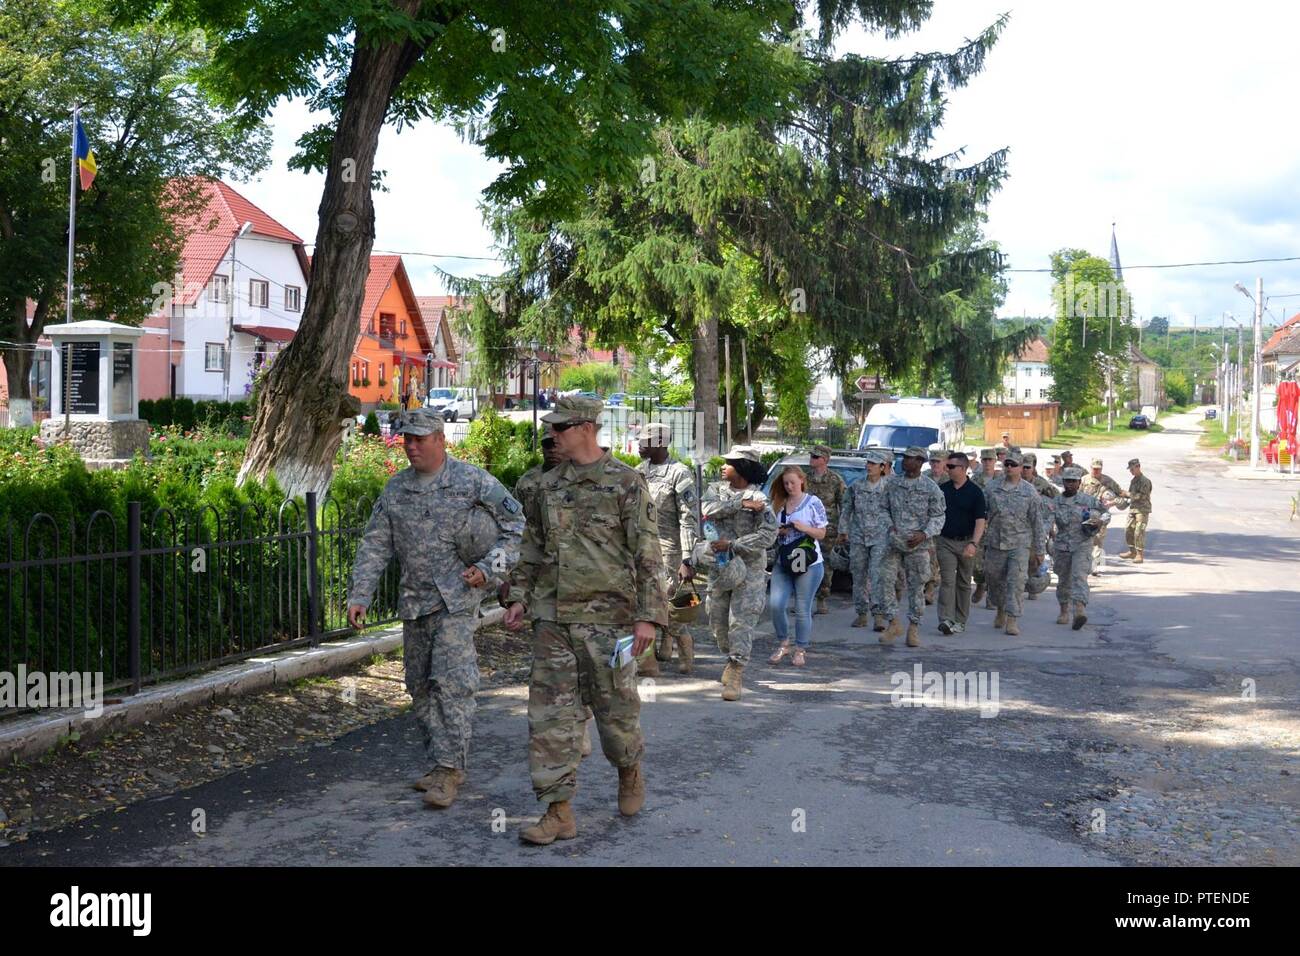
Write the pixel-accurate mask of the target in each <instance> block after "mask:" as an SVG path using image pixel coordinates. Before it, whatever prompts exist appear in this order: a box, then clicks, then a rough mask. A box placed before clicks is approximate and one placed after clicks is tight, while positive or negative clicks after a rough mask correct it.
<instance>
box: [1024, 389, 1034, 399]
mask: <svg viewBox="0 0 1300 956" xmlns="http://www.w3.org/2000/svg"><path fill="white" fill-rule="evenodd" d="M1033 396H1034V390H1033V389H1032V388H1027V389H1025V398H1033Z"/></svg>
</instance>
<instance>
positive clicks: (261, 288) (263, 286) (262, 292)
mask: <svg viewBox="0 0 1300 956" xmlns="http://www.w3.org/2000/svg"><path fill="white" fill-rule="evenodd" d="M248 304H249V305H251V306H255V307H256V308H259V309H265V308H266V307H267V306H269V305H270V304H271V284H270V283H269V282H267V281H266V280H265V279H249V280H248Z"/></svg>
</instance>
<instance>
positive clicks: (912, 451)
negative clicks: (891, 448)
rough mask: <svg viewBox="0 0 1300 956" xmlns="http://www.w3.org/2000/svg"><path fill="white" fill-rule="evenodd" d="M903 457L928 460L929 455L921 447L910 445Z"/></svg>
mask: <svg viewBox="0 0 1300 956" xmlns="http://www.w3.org/2000/svg"><path fill="white" fill-rule="evenodd" d="M903 457H904V458H926V457H928V453H927V452H926V450H925V449H924V448H922V447H921V446H920V445H909V446H908V448H907V450H906V451H905V452H903Z"/></svg>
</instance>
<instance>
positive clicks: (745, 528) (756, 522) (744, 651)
mask: <svg viewBox="0 0 1300 956" xmlns="http://www.w3.org/2000/svg"><path fill="white" fill-rule="evenodd" d="M746 500H759V501H762V502H763V504H764V506H765V507H764V508H763V509H762V510H761V511H751V510H750V509H748V508H744V507H741V502H743V501H746ZM766 505H767V496H766V495H765V494H763V489H762V488H760V487H759V486H758V485H750V486H749V487H748V488H745V489H743V490H737V489H735V488H733V487H731V484H730V482H728V481H725V480H723V481H715V482H714V483H713V484H712V485H710V486H709V487H708V489H707V490H706V491H705V492H704V500H703V503H702V507H703V511H704V520H705V521H711V522H713V524H714V526H715V527H716V528H717V529H718V538H719V539H720V540H726V541H730V542H731V557H732V559H733V560H734V559H735V558H740V559H741V560H742V561H744V562H745V580H744V581H743V582H741V583H740V584H739V585H737V586H736V587H735V588H733V589H731V590H730V591H719V590H717V589H715V587H714V580H715V579H716V577H717V571H716V570H711V571H710V572H709V627H710V629H711V630H712V631H713V639H714V640H715V641H717V643H718V647H719V649H720V650H721V651H722V652H723V653H724V654H726V655H727V657H728V658H729V659H730V660H731V661H732V662H733V663H735V664H739V665H740V666H742V667H743V666H744V665H745V664H747V663H749V652H750V650H751V649H752V648H753V645H754V627H755V626H756V625H757V624H758V621H759V618H760V617H761V616H762V614H763V604H764V601H765V600H766V598H767V549H768V548H770V547H771V546H772V545H773V544H775V543H776V533H777V522H776V515H775V514H773V512H772V509H771V508H770V507H766Z"/></svg>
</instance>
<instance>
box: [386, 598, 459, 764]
mask: <svg viewBox="0 0 1300 956" xmlns="http://www.w3.org/2000/svg"><path fill="white" fill-rule="evenodd" d="M476 617H477V608H471V609H470V611H468V612H461V613H459V614H448V613H447V610H446V608H443V609H442V610H440V611H434V612H433V613H432V614H426V615H424V616H423V617H417V618H416V619H415V620H413V621H403V622H402V660H403V662H404V664H405V666H406V692H407V693H408V694H410V695H411V702H412V703H411V710H412V712H413V713H414V714H415V719H416V720H417V721H419V724H420V730H421V731H422V733H423V735H424V752H425V754H426V756H428V758H429V760H430V762H431V763H432V764H433V765H434V766H436V767H454V768H456V769H458V770H464V769H465V762H466V760H467V759H468V757H469V740H470V730H471V723H472V721H473V719H474V692H475V691H477V690H478V654H477V653H476V652H475V650H474V628H475V618H476Z"/></svg>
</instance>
